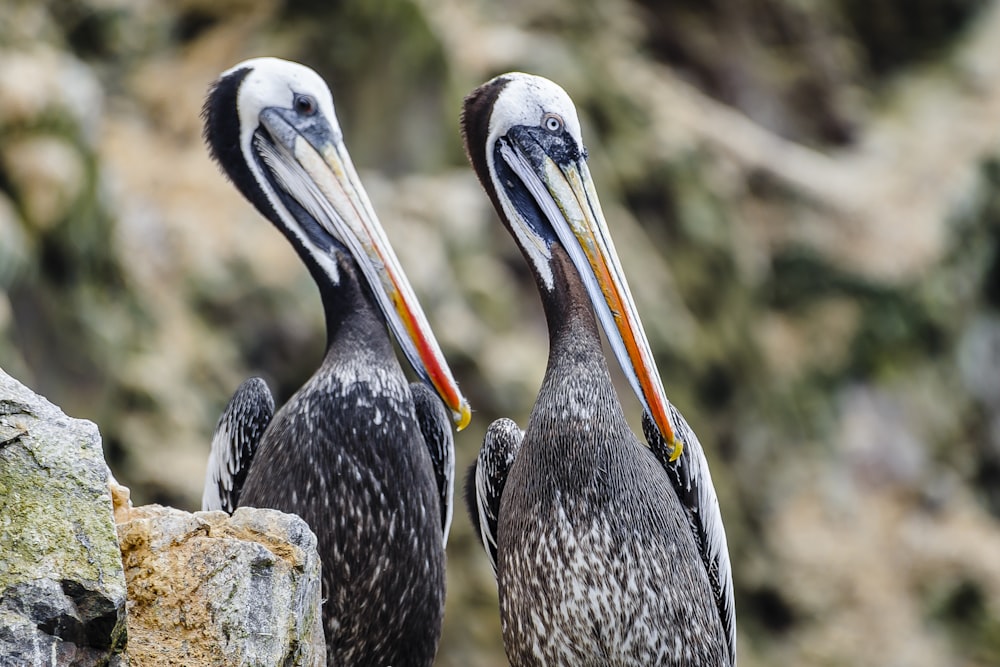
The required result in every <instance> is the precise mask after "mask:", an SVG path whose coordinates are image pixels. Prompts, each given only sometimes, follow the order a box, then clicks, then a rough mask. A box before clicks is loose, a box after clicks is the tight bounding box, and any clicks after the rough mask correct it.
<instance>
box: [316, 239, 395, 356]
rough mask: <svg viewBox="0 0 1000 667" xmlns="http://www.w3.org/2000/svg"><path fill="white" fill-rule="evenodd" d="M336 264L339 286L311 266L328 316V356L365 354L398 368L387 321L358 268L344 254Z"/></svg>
mask: <svg viewBox="0 0 1000 667" xmlns="http://www.w3.org/2000/svg"><path fill="white" fill-rule="evenodd" d="M337 263H338V268H339V269H340V276H339V278H340V279H339V282H337V283H336V284H334V283H333V282H332V281H330V279H329V277H327V276H326V275H325V274H321V275H319V276H317V271H318V269H317V270H313V269H314V266H315V265H314V264H310V270H311V271H312V273H313V278H315V279H316V284H317V285H318V286H319V292H320V297H321V299H322V301H323V312H324V315H325V317H326V356H327V357H328V358H329V357H335V356H338V355H343V354H357V353H358V352H359V351H363V353H364V355H365V356H366V357H368V358H371V359H392V360H393V361H394V362H396V364H397V365H398V361H396V354H395V350H394V349H393V347H392V340H391V339H390V337H389V330H388V328H387V326H386V324H385V320H384V318H383V317H382V313H381V311H380V310H379V307H378V305H377V304H376V302H375V297H374V296H373V295H372V293H371V290H370V289H369V288H368V286H367V283H365V282H364V279H363V278H361V275H360V271H359V270H358V267H357V265H355V264H354V262H353V261H351V260H350V259H348V258H346V257H345V256H343V255H340V256H339V258H338V262H337Z"/></svg>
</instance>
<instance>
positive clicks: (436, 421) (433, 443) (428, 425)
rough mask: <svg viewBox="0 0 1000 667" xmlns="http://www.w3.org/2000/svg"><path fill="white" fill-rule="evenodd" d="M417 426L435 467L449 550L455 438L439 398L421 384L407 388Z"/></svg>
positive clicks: (453, 488)
mask: <svg viewBox="0 0 1000 667" xmlns="http://www.w3.org/2000/svg"><path fill="white" fill-rule="evenodd" d="M410 393H411V394H412V395H413V408H414V410H415V411H416V413H417V423H418V424H419V425H420V432H421V433H422V434H423V436H424V443H425V444H426V445H427V451H428V452H430V455H431V462H432V463H433V464H434V478H435V481H436V482H437V487H438V494H439V496H438V497H439V499H440V501H441V529H442V532H443V535H444V545H445V546H448V533H449V532H450V531H451V518H452V514H453V512H454V506H455V502H454V500H455V436H454V435H453V433H452V426H451V419H449V418H448V411H447V410H446V409H445V407H444V404H443V403H442V402H441V399H440V398H438V395H437V394H435V393H434V391H433V390H431V389H430V387H428V386H427V385H425V384H423V383H422V382H413V383H411V384H410Z"/></svg>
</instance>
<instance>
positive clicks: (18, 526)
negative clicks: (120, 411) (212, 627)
mask: <svg viewBox="0 0 1000 667" xmlns="http://www.w3.org/2000/svg"><path fill="white" fill-rule="evenodd" d="M111 507H112V506H111V494H110V491H109V489H108V468H107V465H106V464H105V462H104V456H103V453H102V451H101V440H100V435H99V433H98V431H97V427H96V426H95V425H94V424H92V423H91V422H88V421H83V420H79V419H70V418H69V417H67V416H66V415H65V414H63V413H62V411H61V410H59V408H57V407H56V406H54V405H52V404H51V403H49V402H48V401H46V400H45V399H44V398H41V397H40V396H37V395H35V394H34V393H32V392H31V391H30V390H29V389H27V388H26V387H24V386H23V385H22V384H20V383H19V382H17V381H16V380H14V379H13V378H11V377H10V376H8V375H7V374H6V373H4V372H3V371H2V370H0V656H3V657H4V659H5V660H12V661H13V662H3V663H2V664H5V665H6V664H33V665H50V664H59V665H64V664H87V665H107V664H115V661H117V660H118V659H119V658H120V655H121V653H122V651H123V649H124V646H125V639H126V636H125V577H124V573H123V570H122V564H121V560H120V557H119V551H118V541H117V537H116V534H115V524H114V519H113V517H112V509H111Z"/></svg>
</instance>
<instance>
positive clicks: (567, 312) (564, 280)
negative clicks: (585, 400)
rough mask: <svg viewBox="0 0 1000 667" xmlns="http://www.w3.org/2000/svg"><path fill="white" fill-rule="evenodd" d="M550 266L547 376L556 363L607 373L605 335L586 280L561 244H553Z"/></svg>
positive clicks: (544, 300)
mask: <svg viewBox="0 0 1000 667" xmlns="http://www.w3.org/2000/svg"><path fill="white" fill-rule="evenodd" d="M550 266H551V268H552V276H553V285H552V290H551V291H548V290H546V289H545V288H544V287H540V289H542V290H543V291H542V306H543V308H544V310H545V319H546V321H547V323H548V326H549V371H547V372H546V375H548V374H549V373H550V372H551V369H552V366H553V365H556V366H561V365H564V364H569V365H570V366H571V367H574V368H577V369H578V370H580V371H583V370H584V366H583V364H585V367H586V369H587V370H588V371H590V372H597V371H600V372H601V374H602V375H604V376H607V374H608V373H607V363H606V362H605V360H604V351H603V350H602V348H601V334H600V330H599V329H598V327H597V318H596V317H595V315H594V309H593V306H591V303H590V297H589V296H588V294H587V290H586V288H585V287H584V285H583V280H581V279H580V275H579V273H577V271H576V267H574V266H573V263H572V261H570V258H569V255H567V254H566V252H565V251H564V250H563V249H562V247H561V246H559V245H556V246H553V252H552V259H551V263H550ZM541 284H542V283H541V281H539V285H540V286H541Z"/></svg>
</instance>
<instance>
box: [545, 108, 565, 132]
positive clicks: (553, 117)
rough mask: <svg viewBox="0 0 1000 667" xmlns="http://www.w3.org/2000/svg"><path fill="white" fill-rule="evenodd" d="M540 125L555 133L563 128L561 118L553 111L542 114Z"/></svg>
mask: <svg viewBox="0 0 1000 667" xmlns="http://www.w3.org/2000/svg"><path fill="white" fill-rule="evenodd" d="M542 127H544V128H545V129H546V130H548V131H549V132H552V133H553V134H555V133H556V132H559V131H561V130H562V129H563V119H562V118H561V117H560V116H559V115H558V114H554V113H547V114H545V115H544V116H542Z"/></svg>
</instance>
